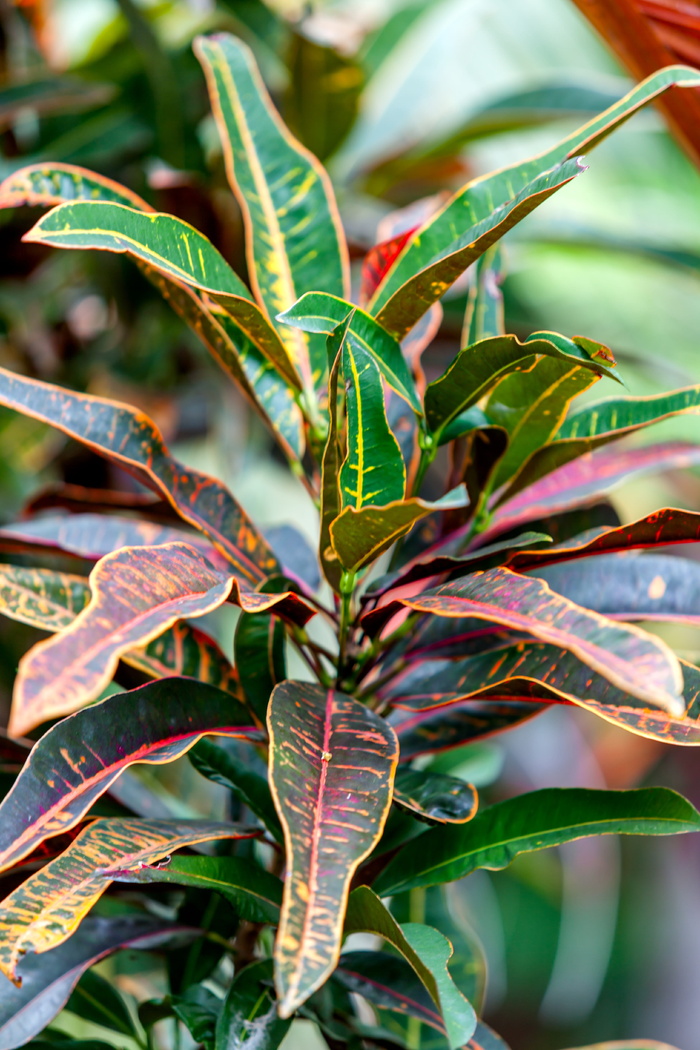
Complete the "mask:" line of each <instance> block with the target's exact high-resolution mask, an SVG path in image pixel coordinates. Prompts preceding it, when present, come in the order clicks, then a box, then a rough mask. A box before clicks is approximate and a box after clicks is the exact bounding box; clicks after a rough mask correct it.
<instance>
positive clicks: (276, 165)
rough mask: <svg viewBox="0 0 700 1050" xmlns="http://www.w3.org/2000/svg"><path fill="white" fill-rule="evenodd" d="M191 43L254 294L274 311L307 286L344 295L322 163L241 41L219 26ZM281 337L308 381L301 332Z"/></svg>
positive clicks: (341, 255)
mask: <svg viewBox="0 0 700 1050" xmlns="http://www.w3.org/2000/svg"><path fill="white" fill-rule="evenodd" d="M194 50H195V54H196V55H197V57H198V58H199V60H200V62H201V64H202V67H203V69H204V73H205V76H206V78H207V85H208V88H209V96H210V100H211V105H212V110H213V112H214V117H215V119H216V122H217V126H218V129H219V135H220V137H221V142H222V145H223V149H224V158H225V160H226V170H227V173H228V177H229V181H230V183H231V186H232V188H233V190H234V192H235V194H236V196H237V198H238V201H239V203H240V205H241V209H242V211H243V216H244V220H245V226H246V244H247V253H248V269H249V272H250V278H251V281H252V283H253V288H254V289H255V293H256V295H257V297H258V300H259V301H260V303H261V304H263V305H264V306H265V308H266V309H267V312H268V314H269V315H270V316H271V317H275V316H276V315H277V314H278V313H279V312H280V311H281V310H284V309H286V308H287V307H288V306H289V304H290V303H292V302H294V300H295V299H298V298H299V296H300V295H302V294H303V293H304V292H308V291H311V290H312V289H319V290H321V291H326V292H330V293H332V294H333V295H347V294H348V293H347V289H348V287H349V277H348V266H349V264H348V255H347V246H346V243H345V237H344V234H343V230H342V226H341V223H340V217H339V215H338V209H337V206H336V203H335V197H334V194H333V189H332V187H331V183H330V180H329V178H328V175H327V174H326V172H325V170H324V168H323V166H322V165H321V164H320V163H319V162H318V161H317V160H316V158H315V157H314V156H313V155H312V154H311V153H309V151H308V150H307V149H305V148H304V147H303V146H302V145H301V144H300V143H299V142H297V141H296V139H295V138H294V137H293V136H292V135H291V134H290V132H289V131H288V129H287V128H286V127H285V126H284V124H283V123H282V121H281V120H280V117H279V114H278V113H277V111H276V110H275V108H274V106H273V104H272V101H271V99H270V96H269V95H268V93H267V90H266V88H265V86H264V84H263V82H262V79H261V77H260V74H259V72H258V69H257V67H256V64H255V60H254V58H253V55H252V53H251V52H250V50H249V49H248V48H247V47H246V45H245V44H243V43H241V41H240V40H237V39H236V38H235V37H233V36H230V35H228V34H225V33H220V34H217V35H216V36H211V37H198V39H197V40H196V41H195V45H194ZM283 339H284V343H285V346H286V347H287V350H288V353H289V355H290V357H291V359H292V361H293V362H294V364H295V365H296V368H297V369H298V371H299V374H300V375H301V376H302V377H303V379H304V383H305V385H307V386H308V385H309V382H310V380H311V378H312V376H311V370H312V368H314V366H315V362H314V361H313V360H311V359H310V356H309V347H308V344H307V339H306V338H305V337H304V336H303V335H301V334H300V333H299V332H290V331H289V330H288V329H286V330H283ZM324 373H325V368H324V369H322V375H321V378H322V376H323V374H324ZM318 378H319V377H318V376H317V377H316V379H318Z"/></svg>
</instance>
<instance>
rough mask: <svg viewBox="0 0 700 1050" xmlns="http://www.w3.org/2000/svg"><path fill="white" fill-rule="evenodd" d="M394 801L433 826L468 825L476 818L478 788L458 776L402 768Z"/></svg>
mask: <svg viewBox="0 0 700 1050" xmlns="http://www.w3.org/2000/svg"><path fill="white" fill-rule="evenodd" d="M394 802H396V803H397V805H399V806H401V808H402V809H406V810H408V811H409V812H410V813H413V815H414V816H416V817H418V818H419V820H425V821H427V822H428V823H429V824H465V823H466V822H467V821H468V820H471V819H472V817H473V816H474V815H475V813H476V810H477V806H478V805H479V798H478V795H477V793H476V788H474V786H473V785H472V784H466V783H465V782H464V781H463V780H460V779H459V778H458V777H450V776H447V775H446V774H444V773H431V772H430V771H429V770H418V769H405V768H401V769H398V770H397V772H396V780H395V782H394Z"/></svg>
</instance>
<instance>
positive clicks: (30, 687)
mask: <svg viewBox="0 0 700 1050" xmlns="http://www.w3.org/2000/svg"><path fill="white" fill-rule="evenodd" d="M90 590H91V592H92V597H91V599H90V602H89V604H88V605H87V606H86V607H85V609H84V610H83V611H82V612H81V613H80V614H79V615H78V616H77V617H76V618H75V619H74V620H73V622H72V623H71V624H70V626H68V627H67V628H66V629H65V630H64V631H63V632H62V633H61V634H59V635H56V636H54V637H53V638H48V639H47V640H46V641H44V642H39V643H38V644H37V645H35V646H34V648H33V649H31V650H30V651H29V652H28V653H27V654H26V655H25V656H24V657H23V658H22V660H21V662H20V669H19V674H18V676H17V680H16V683H15V694H14V703H13V709H12V715H11V722H10V727H11V732H12V733H13V734H14V735H18V736H21V735H22V734H23V733H24V732H26V730H27V728H29V727H33V726H35V725H39V724H41V722H43V721H46V719H48V718H50V717H55V716H57V715H64V714H68V713H70V712H71V711H75V710H76V709H77V708H78V707H80V706H82V705H83V704H84V703H86V702H87V701H89V700H91V699H93V698H94V697H95V696H97V695H98V694H99V693H100V692H101V690H102V689H104V688H105V686H106V685H107V683H108V682H109V681H110V679H111V677H112V675H113V673H114V671H115V669H116V666H117V663H118V661H119V658H120V656H121V655H122V654H123V653H125V652H128V651H129V650H130V649H132V648H133V647H135V646H139V645H145V644H146V643H147V642H149V641H150V640H151V639H153V638H156V637H157V636H158V635H159V634H161V633H162V632H163V631H164V630H167V628H169V627H171V626H172V625H173V624H174V623H175V622H176V621H177V620H179V619H181V618H182V617H197V616H203V615H205V614H206V613H208V612H211V611H212V610H213V609H216V608H218V607H219V606H220V605H221V604H223V602H225V601H226V600H227V599H228V598H229V597H231V595H234V596H235V600H236V602H237V604H239V605H241V607H242V608H243V609H245V610H247V611H254V610H255V611H259V610H261V609H270V608H272V607H274V606H275V605H279V606H280V611H281V610H282V609H284V608H285V607H286V608H287V609H288V610H289V611H290V612H291V614H292V615H293V616H296V612H295V610H297V609H298V610H302V609H305V608H306V607H305V606H304V605H303V603H302V602H301V600H300V599H298V598H296V596H293V595H285V594H282V595H262V594H259V593H257V592H254V591H247V590H245V589H243V588H241V586H240V585H239V584H238V581H237V580H236V578H235V577H234V576H230V575H227V574H224V573H221V572H218V571H217V570H216V569H213V568H212V566H211V565H210V564H209V562H207V561H206V559H205V558H203V557H202V556H201V555H200V554H199V553H198V552H197V551H195V550H194V549H193V548H191V547H188V546H187V545H186V544H183V543H166V544H164V545H163V546H161V547H125V548H123V549H122V550H120V551H115V552H114V553H113V554H108V555H107V556H106V557H104V558H103V559H102V560H101V561H99V562H98V563H97V565H96V566H95V568H94V569H93V570H92V572H91V573H90ZM232 600H234V599H232ZM306 618H307V617H306V615H305V614H304V615H303V616H302V620H303V619H306Z"/></svg>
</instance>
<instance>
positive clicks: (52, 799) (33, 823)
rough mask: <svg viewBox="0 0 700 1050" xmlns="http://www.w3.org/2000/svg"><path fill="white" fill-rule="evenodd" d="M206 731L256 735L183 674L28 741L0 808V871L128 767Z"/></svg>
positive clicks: (162, 758)
mask: <svg viewBox="0 0 700 1050" xmlns="http://www.w3.org/2000/svg"><path fill="white" fill-rule="evenodd" d="M206 733H215V734H220V735H229V736H236V737H242V738H244V739H245V738H249V739H250V738H252V739H255V738H256V737H257V736H259V733H258V731H257V728H256V727H255V725H254V723H253V721H252V719H251V717H250V715H249V714H248V712H247V711H246V710H245V708H244V707H243V706H242V705H241V704H239V703H237V702H236V701H235V700H234V699H233V697H232V696H231V695H230V694H229V693H224V692H223V691H221V690H219V689H215V688H214V687H213V686H207V685H204V684H203V683H201V682H194V681H192V680H190V679H186V678H168V679H165V680H164V681H161V682H151V683H149V684H148V685H144V686H142V687H141V688H140V689H134V690H132V691H131V692H128V693H118V694H116V695H115V696H110V697H107V699H106V700H103V701H101V702H100V703H99V704H95V705H93V706H92V707H88V708H86V709H85V710H84V711H78V712H77V713H76V714H74V715H71V716H70V717H69V718H64V719H63V720H62V721H61V722H59V723H58V724H57V725H55V726H53V728H51V729H50V730H49V731H48V732H47V733H45V734H44V735H43V736H42V738H41V740H39V742H38V743H36V744H35V745H34V747H33V749H32V751H31V754H30V755H29V758H28V759H27V761H26V763H25V765H24V767H23V769H22V771H21V773H20V774H19V776H18V777H17V780H16V781H15V783H14V786H13V787H12V790H11V791H10V792H9V794H8V795H7V796H6V797H5V799H4V800H3V802H2V804H1V805H0V870H4V869H5V868H8V867H11V866H12V865H13V864H15V863H16V862H17V861H19V860H21V859H22V858H23V857H26V856H27V854H29V853H31V851H32V850H33V849H35V848H36V847H37V846H38V845H39V844H40V843H41V842H42V841H43V840H44V839H45V838H48V837H50V836H52V835H58V834H61V833H62V832H65V831H68V830H69V829H70V828H73V827H75V825H76V824H78V823H79V822H80V821H81V820H82V818H83V817H84V816H85V814H86V813H87V812H88V810H89V809H90V807H91V806H92V804H93V803H94V802H95V800H96V799H98V798H99V797H100V795H102V794H104V792H105V791H107V790H108V789H109V788H110V786H111V785H112V784H113V783H114V781H115V780H116V779H117V777H118V776H119V775H120V774H121V773H122V771H123V770H124V769H127V768H128V767H129V766H130V765H132V764H134V763H136V762H145V763H148V764H150V765H162V764H164V763H166V762H172V761H173V760H174V759H176V758H179V757H180V755H184V754H185V752H187V751H189V749H190V748H191V747H193V746H194V744H196V743H197V741H198V740H199V739H200V737H201V736H202V735H203V734H206Z"/></svg>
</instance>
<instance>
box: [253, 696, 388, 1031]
mask: <svg viewBox="0 0 700 1050" xmlns="http://www.w3.org/2000/svg"><path fill="white" fill-rule="evenodd" d="M268 727H269V732H270V786H271V788H272V792H273V796H274V798H275V802H276V805H277V811H278V814H279V817H280V820H281V821H282V825H283V827H284V833H285V842H286V847H287V864H288V875H287V880H286V882H285V894H284V904H283V908H282V920H281V923H280V928H279V933H278V937H277V946H276V950H275V960H276V962H275V982H276V985H277V991H278V996H279V999H280V1003H279V1011H280V1014H281V1016H283V1017H288V1016H290V1014H292V1013H293V1012H294V1010H295V1009H296V1008H297V1006H299V1005H300V1004H301V1003H303V1002H304V1000H305V999H307V998H308V996H309V995H310V994H311V993H312V992H313V991H314V990H315V989H316V988H318V987H320V985H321V984H322V983H323V982H324V981H325V980H326V978H327V977H328V975H329V974H330V973H331V971H332V970H333V968H334V966H335V964H336V962H337V960H338V954H339V952H340V942H341V935H342V926H343V915H344V911H345V902H346V899H347V894H348V887H349V884H350V879H351V878H352V875H353V873H354V871H355V869H356V868H357V866H358V865H359V864H360V862H361V861H362V860H363V859H364V858H365V857H366V856H368V854H369V853H370V852H371V850H372V849H373V848H374V846H375V844H376V842H377V841H378V840H379V837H380V835H381V833H382V828H383V825H384V821H385V819H386V816H387V812H388V808H389V804H390V802H391V790H392V783H393V778H394V771H395V768H396V762H397V759H398V745H397V742H396V737H395V736H394V733H393V731H392V729H391V728H390V726H388V725H387V724H386V722H384V721H383V720H382V719H380V718H378V717H377V716H376V715H374V714H373V713H372V712H371V711H370V710H369V709H368V708H366V707H364V706H363V705H362V704H360V703H358V701H357V700H353V699H352V698H351V697H348V696H344V695H343V694H342V693H337V692H334V691H333V690H326V689H323V688H322V687H321V686H317V685H310V684H307V683H305V682H284V683H283V684H282V685H278V686H277V688H276V689H275V691H274V693H273V694H272V700H271V702H270V708H269V712H268Z"/></svg>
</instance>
